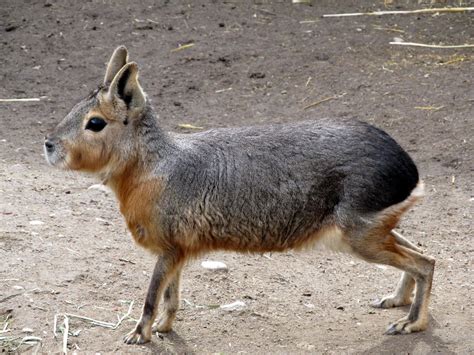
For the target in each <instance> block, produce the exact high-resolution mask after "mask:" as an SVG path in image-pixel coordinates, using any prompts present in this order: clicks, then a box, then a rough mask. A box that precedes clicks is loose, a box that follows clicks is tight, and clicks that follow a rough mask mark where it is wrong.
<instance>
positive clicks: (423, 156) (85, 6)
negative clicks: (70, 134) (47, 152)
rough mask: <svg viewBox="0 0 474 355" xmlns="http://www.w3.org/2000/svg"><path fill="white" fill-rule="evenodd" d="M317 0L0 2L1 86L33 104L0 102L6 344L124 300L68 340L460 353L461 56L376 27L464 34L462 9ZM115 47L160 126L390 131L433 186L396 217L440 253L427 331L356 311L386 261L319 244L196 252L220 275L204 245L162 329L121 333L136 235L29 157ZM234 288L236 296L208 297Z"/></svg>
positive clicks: (364, 305) (464, 329)
mask: <svg viewBox="0 0 474 355" xmlns="http://www.w3.org/2000/svg"><path fill="white" fill-rule="evenodd" d="M314 3H315V4H314V6H301V5H292V4H291V2H290V1H289V0H288V1H273V2H272V1H265V0H261V1H242V2H240V1H224V2H218V1H210V0H209V1H204V0H198V1H176V2H169V1H142V2H140V5H136V4H132V2H128V1H124V0H118V1H112V0H103V1H102V0H101V1H99V0H92V1H84V2H82V1H81V2H79V1H77V2H76V1H72V0H68V1H54V0H46V1H23V2H20V1H14V0H4V1H2V6H1V8H0V33H1V34H2V36H1V40H0V46H1V52H0V54H1V55H0V68H1V69H0V73H1V78H2V85H1V86H0V98H28V97H38V98H41V99H40V101H39V102H22V103H19V102H16V103H4V102H0V120H1V122H0V259H1V262H0V349H2V350H3V351H15V348H16V349H17V350H16V351H33V350H34V349H35V347H34V346H33V347H31V346H28V345H25V344H23V345H21V346H19V347H17V346H18V342H19V339H21V338H23V337H25V336H34V337H40V338H41V339H42V343H41V345H40V346H41V351H43V352H60V351H61V348H62V334H61V332H59V334H58V337H57V338H55V337H54V336H53V322H54V317H55V315H56V314H62V313H73V314H78V315H83V316H87V317H92V318H94V319H98V320H102V321H107V322H111V323H115V322H116V321H117V316H122V315H124V314H125V313H126V312H127V309H128V308H129V304H130V302H131V301H134V306H133V307H132V310H131V317H130V318H127V319H125V320H124V321H123V322H122V323H121V324H120V326H119V327H118V328H117V329H115V330H112V329H107V328H103V327H98V326H92V325H91V324H90V323H89V322H84V321H79V320H77V319H72V318H71V320H70V324H69V331H70V335H69V345H68V347H69V349H70V350H71V351H72V350H74V349H77V350H78V349H80V350H81V351H84V352H101V353H112V352H121V353H156V352H160V353H225V354H227V353H239V352H240V353H338V354H339V353H370V354H381V353H387V354H389V353H397V354H399V353H409V354H431V353H436V352H439V353H443V354H449V353H470V352H472V351H473V349H474V340H473V339H474V338H473V337H472V330H473V329H474V321H473V319H474V317H473V306H472V303H473V277H472V271H473V270H472V269H473V251H474V247H473V243H472V237H473V222H472V218H473V206H474V191H473V177H474V170H473V169H474V159H473V156H474V154H473V153H474V146H473V135H474V117H473V113H474V97H473V93H474V90H473V76H474V66H473V60H474V52H473V50H472V49H464V50H448V49H437V50H433V49H424V48H408V47H401V46H393V45H390V44H389V42H390V41H392V40H394V37H399V38H402V39H403V40H405V41H412V42H424V43H444V44H462V43H468V42H472V41H473V39H474V16H472V14H468V13H464V14H440V15H439V16H434V15H404V16H386V17H353V18H343V19H323V18H321V17H320V15H321V14H324V13H337V12H356V11H369V10H377V9H382V10H383V9H385V7H384V3H383V1H373V0H372V1H345V2H342V1H339V2H333V1H314ZM343 3H344V5H343ZM400 3H403V4H406V3H408V2H400ZM414 3H415V2H414ZM444 3H445V2H443V4H441V5H444ZM448 3H449V2H448ZM453 4H458V2H453ZM421 5H423V4H421ZM421 5H420V6H421ZM425 5H426V4H425ZM439 5H440V4H434V6H439ZM409 8H410V7H407V6H406V5H404V6H401V7H399V8H398V9H409ZM389 9H395V7H390V8H389ZM189 43H193V44H194V46H192V47H189V48H187V49H183V50H180V51H173V49H175V48H177V47H178V46H180V45H183V44H189ZM119 44H125V45H126V46H127V47H128V48H129V50H130V52H131V55H132V59H134V60H136V61H137V62H138V63H139V65H140V67H141V81H142V84H143V87H144V88H145V90H146V91H147V93H148V94H149V96H150V98H151V99H152V101H153V103H154V105H155V107H156V109H157V110H158V111H159V112H160V120H161V122H162V124H163V126H164V127H165V128H167V129H169V130H173V131H174V130H176V131H177V130H180V128H179V124H183V123H188V124H193V125H195V126H199V127H204V128H205V129H207V128H211V127H224V126H241V125H246V124H256V123H263V122H288V121H296V120H301V119H305V118H314V119H317V118H318V117H325V116H334V117H357V118H359V119H362V120H366V121H369V122H371V123H373V124H375V125H377V126H379V127H382V128H383V129H385V130H386V131H388V132H389V133H390V134H391V135H392V136H393V137H395V138H396V139H397V140H398V141H399V142H400V143H401V144H402V146H404V147H405V148H406V149H407V151H408V152H409V153H410V154H411V155H412V156H413V158H414V159H415V161H416V162H417V164H418V166H419V169H420V172H421V174H422V176H423V179H424V180H425V182H426V185H427V197H426V198H425V199H424V201H423V203H422V204H420V205H419V206H417V207H416V208H415V209H414V210H413V211H412V212H411V213H410V214H409V216H408V217H407V218H406V219H405V220H404V221H403V223H402V225H401V226H400V230H401V231H402V232H403V233H404V234H405V235H406V236H407V237H409V239H411V240H413V241H415V242H416V243H418V245H420V246H421V247H422V248H423V249H425V250H426V252H427V253H428V254H430V255H433V256H434V257H436V259H437V266H436V274H435V280H434V286H433V296H432V301H431V306H430V312H431V319H430V328H429V329H428V330H427V331H425V332H423V333H419V334H412V335H408V336H385V335H383V332H384V329H385V327H386V326H387V325H388V324H389V323H390V322H392V321H394V320H396V319H398V318H400V317H401V316H403V315H404V314H405V313H406V312H407V309H392V310H377V309H372V308H370V307H369V304H370V302H371V301H372V300H373V299H375V298H377V297H380V296H383V295H384V294H387V293H389V292H390V291H392V290H393V288H394V286H395V283H396V281H397V280H398V277H399V272H397V271H396V270H393V269H391V268H386V267H381V266H377V265H371V264H367V263H364V262H362V261H360V260H356V259H353V258H352V257H349V256H345V255H338V254H328V253H326V252H322V251H318V250H314V251H309V252H305V253H291V252H290V253H284V254H272V255H265V256H261V255H237V254H230V253H225V254H215V255H211V256H209V259H212V260H220V261H223V262H225V263H226V264H227V265H228V267H229V270H228V271H227V272H209V271H206V270H204V269H203V268H202V267H201V265H200V262H201V260H197V261H195V262H193V263H191V264H190V265H188V266H187V268H186V270H185V274H184V280H183V287H182V297H183V302H182V305H181V310H180V311H179V314H178V319H177V322H176V323H175V331H174V332H172V333H170V334H167V335H155V336H154V337H153V341H152V342H151V343H150V344H147V345H145V346H128V345H125V344H123V343H122V340H121V338H122V336H123V335H124V334H125V333H127V332H128V331H129V330H130V329H131V328H132V327H133V323H134V319H137V318H138V317H139V315H140V308H141V305H142V302H143V299H144V295H145V292H146V288H147V286H148V281H149V278H150V273H151V271H152V266H153V264H154V261H153V257H152V256H151V255H149V254H148V253H147V252H145V251H143V250H141V249H139V248H138V247H136V246H135V245H134V244H133V242H132V240H131V238H130V236H129V234H128V232H127V231H126V228H125V224H124V222H123V220H122V218H121V216H120V215H119V212H118V210H117V206H116V202H115V200H114V198H113V196H111V195H110V194H108V193H106V192H103V191H101V190H97V189H89V187H90V186H91V185H93V184H95V183H97V181H95V180H93V179H90V178H88V177H85V176H82V175H77V174H73V173H66V172H61V171H57V170H52V169H51V168H49V167H48V166H47V165H46V163H45V162H44V157H43V154H42V143H43V137H44V135H45V133H46V132H47V131H48V130H49V129H50V128H51V127H53V126H54V125H55V124H56V123H57V122H59V120H60V119H61V118H62V117H63V116H64V115H65V114H66V113H67V112H68V110H69V109H70V107H72V105H73V104H74V103H75V102H77V101H78V100H79V99H80V98H81V97H83V96H85V95H86V94H87V93H88V92H89V91H90V90H91V89H93V88H95V87H96V86H97V84H99V83H100V82H101V80H102V77H103V74H104V70H105V63H106V61H107V59H108V58H109V56H110V54H111V52H112V50H113V49H114V48H115V47H116V46H117V45H119ZM328 97H333V99H332V100H327V101H325V102H322V103H320V104H319V105H315V106H313V107H310V108H307V109H304V108H305V107H306V106H308V105H310V104H311V103H313V102H316V101H320V100H323V99H325V98H328ZM35 221H39V222H35ZM237 300H241V301H243V302H245V304H246V307H245V308H244V309H242V310H239V311H232V312H229V311H224V310H222V309H220V308H218V305H222V304H228V303H232V302H234V301H237ZM7 318H8V320H7ZM6 323H8V325H6ZM59 325H60V326H61V327H62V326H63V318H62V317H59ZM4 327H6V328H4ZM25 328H29V329H25ZM2 329H5V330H8V331H7V332H2ZM5 336H9V337H14V336H15V337H18V338H17V339H16V340H12V341H10V342H7V341H6V340H5V338H2V337H5Z"/></svg>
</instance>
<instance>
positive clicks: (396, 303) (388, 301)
mask: <svg viewBox="0 0 474 355" xmlns="http://www.w3.org/2000/svg"><path fill="white" fill-rule="evenodd" d="M411 303H412V299H411V297H408V298H401V297H397V296H395V295H390V296H386V297H384V298H382V299H378V300H375V301H374V302H372V303H371V306H372V307H374V308H393V307H401V306H406V305H409V304H411Z"/></svg>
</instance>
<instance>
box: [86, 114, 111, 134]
mask: <svg viewBox="0 0 474 355" xmlns="http://www.w3.org/2000/svg"><path fill="white" fill-rule="evenodd" d="M105 126H107V122H105V120H104V119H102V118H100V117H92V118H91V119H90V120H89V122H87V124H86V129H90V130H91V131H92V132H100V131H102V130H103V129H104V127H105Z"/></svg>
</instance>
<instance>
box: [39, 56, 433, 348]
mask: <svg viewBox="0 0 474 355" xmlns="http://www.w3.org/2000/svg"><path fill="white" fill-rule="evenodd" d="M146 105H147V102H146V95H145V93H144V92H143V91H142V89H141V87H140V84H139V83H138V67H137V65H136V63H133V62H128V52H127V50H126V49H125V47H119V48H117V49H116V50H115V52H114V54H113V55H112V58H111V59H110V62H109V65H108V67H107V72H106V75H105V78H104V83H103V85H102V86H101V88H100V89H99V90H98V91H96V92H95V93H94V94H93V95H91V96H90V97H89V98H88V99H87V101H85V104H84V105H82V106H81V105H79V108H77V109H76V111H73V113H72V114H71V115H70V117H71V118H72V119H74V118H76V117H77V121H74V120H72V119H70V121H74V122H77V123H78V124H75V125H72V126H73V128H72V129H71V125H67V124H65V125H63V126H62V129H64V130H66V128H69V129H70V130H71V131H72V132H69V131H67V132H66V134H63V135H62V136H61V137H53V138H57V139H58V141H60V144H59V143H57V145H58V147H57V148H54V149H52V148H53V147H52V146H50V147H49V148H51V149H50V154H51V159H52V162H51V161H50V163H51V164H53V165H54V164H58V165H59V164H61V165H66V166H67V167H68V168H69V169H72V170H79V171H87V172H93V173H97V174H98V175H99V176H100V177H101V178H102V179H103V182H104V184H107V185H108V186H110V187H111V188H112V190H113V191H114V192H115V194H116V196H117V199H118V201H119V204H120V211H121V213H122V214H123V216H124V217H125V220H126V223H127V226H128V228H129V230H130V232H131V234H132V236H133V239H134V240H135V242H136V243H137V244H139V245H140V246H142V247H144V248H146V249H148V250H150V251H151V252H153V253H155V254H156V255H157V262H156V265H155V269H154V272H153V276H152V279H151V283H150V286H149V289H148V292H147V297H146V301H145V305H144V308H143V312H142V316H141V318H140V321H139V322H138V324H137V326H136V327H135V329H134V330H133V331H132V332H130V333H129V334H128V335H127V336H126V337H125V342H127V343H134V344H135V343H137V344H140V343H144V342H147V341H149V340H150V338H151V329H152V324H153V321H154V319H155V317H156V316H157V313H158V304H159V302H160V300H161V299H162V298H163V306H164V312H163V313H162V314H161V315H160V318H159V320H158V330H160V331H169V330H170V329H171V327H172V323H173V320H174V318H175V316H176V311H177V309H178V308H179V282H180V276H181V270H182V267H183V265H184V264H185V263H186V261H187V260H189V259H190V258H194V257H197V256H200V255H202V254H204V253H207V252H210V251H214V250H232V251H238V252H257V253H264V252H269V251H285V250H288V249H296V250H301V249H307V248H310V247H313V246H318V245H323V246H326V247H327V248H329V249H331V250H334V251H339V252H347V253H352V254H355V255H357V256H359V257H361V258H363V259H365V260H367V261H370V262H375V263H381V264H387V265H391V266H394V267H396V268H399V269H401V270H403V271H404V273H403V276H402V278H401V280H400V282H399V284H398V286H397V290H396V291H395V293H394V294H393V295H390V296H388V297H385V298H384V299H382V300H381V301H380V302H378V303H377V304H376V306H377V307H383V308H388V307H393V306H400V305H404V304H407V303H409V302H410V301H411V293H412V291H413V288H414V285H415V283H416V293H415V297H414V300H413V303H412V306H411V309H410V313H409V314H408V316H407V317H405V318H403V319H401V320H399V321H397V322H396V323H394V324H393V325H392V326H391V328H389V330H388V332H389V333H390V334H399V333H410V332H413V331H418V330H423V329H425V328H426V326H427V320H428V317H427V314H428V309H427V307H428V299H429V294H430V290H431V283H432V278H433V270H434V260H433V259H432V258H429V257H427V256H424V255H423V254H421V252H420V250H419V249H418V248H417V247H416V246H414V245H413V244H411V243H410V242H408V241H407V240H406V239H404V238H403V237H402V236H401V235H399V234H398V233H395V232H394V231H393V229H394V228H396V226H397V225H398V223H399V221H400V218H401V217H402V215H403V214H404V213H405V212H407V211H408V209H410V208H411V207H412V206H413V205H414V204H415V203H416V201H417V200H418V199H419V198H420V196H421V191H422V190H423V184H422V183H421V182H419V184H418V186H417V187H416V188H415V189H414V190H413V191H412V193H411V195H410V196H409V197H407V198H406V195H408V193H410V191H411V190H412V189H413V185H414V184H415V183H416V181H417V180H418V173H417V171H416V167H415V168H414V169H415V171H416V177H415V178H414V179H413V181H412V182H411V184H410V189H409V190H407V192H406V194H403V196H402V197H401V198H400V199H396V200H391V201H392V202H390V203H389V204H383V205H382V207H377V208H376V209H366V210H360V209H357V208H354V211H352V210H343V212H341V210H340V209H339V210H338V209H337V208H338V206H339V205H338V203H334V204H328V206H326V209H321V211H323V212H322V213H324V214H323V216H324V218H323V217H321V218H320V220H319V221H318V223H314V222H310V223H307V224H306V225H304V228H301V229H298V231H299V232H293V233H284V232H281V231H282V230H284V229H285V228H284V227H285V226H284V227H283V228H282V227H281V226H280V227H279V228H280V229H278V228H274V225H278V223H277V222H279V221H278V218H280V217H278V216H276V215H275V213H273V212H272V213H271V215H272V217H273V216H275V218H273V219H270V221H271V223H268V224H267V225H266V228H260V229H259V228H254V227H255V225H257V226H260V224H261V223H263V222H262V221H263V220H265V219H266V218H267V217H268V216H265V215H264V216H263V217H262V216H259V215H258V214H257V213H256V211H257V212H258V211H262V210H265V211H267V210H266V209H265V208H266V205H264V204H263V205H259V204H256V206H258V208H255V207H254V210H253V211H252V210H250V211H249V214H252V215H253V217H254V220H252V219H251V218H250V219H248V218H247V215H244V219H248V220H247V222H246V223H247V225H246V223H241V220H242V217H241V216H240V217H234V219H235V221H232V217H228V216H222V214H223V213H226V214H229V215H232V212H234V211H235V210H233V209H234V208H235V207H234V206H235V205H230V206H231V207H229V209H222V208H221V209H219V208H218V207H217V208H216V207H215V205H213V203H209V201H206V199H208V197H206V196H204V197H203V198H202V200H201V197H194V200H192V201H191V202H189V201H187V199H188V193H187V191H186V194H183V196H181V201H183V200H184V201H185V202H184V203H181V204H180V203H179V202H180V200H179V199H176V197H177V196H178V195H179V193H178V192H177V190H179V188H182V187H183V186H182V185H178V188H176V185H174V186H175V189H173V184H172V183H171V182H170V181H171V180H169V176H167V175H166V171H165V173H164V174H163V175H160V174H158V173H154V172H153V171H152V170H153V169H161V168H162V166H160V159H162V155H161V152H166V151H167V149H171V152H172V153H173V154H174V153H175V152H176V151H177V152H178V153H182V152H184V150H182V151H179V150H172V149H178V148H177V147H178V145H179V141H178V140H176V141H172V140H171V139H169V140H167V138H168V137H169V136H166V135H165V134H162V131H161V129H160V128H159V127H158V126H154V124H153V122H154V121H153V120H155V116H154V115H150V116H146V115H143V117H145V118H149V119H150V121H145V122H143V121H142V122H141V126H140V125H137V124H136V123H137V122H138V121H137V120H139V119H140V117H141V116H140V115H142V114H143V112H144V110H145V109H146ZM139 116H140V117H139ZM92 117H98V118H99V119H103V120H104V121H105V122H103V121H100V120H99V122H100V124H101V125H99V128H94V125H93V126H92V128H91V127H89V126H88V122H89V121H90V120H91V118H92ZM143 117H142V118H143ZM92 122H93V121H92ZM150 122H152V123H150ZM96 127H97V126H96ZM104 127H107V129H104ZM124 127H127V128H126V129H125V128H124ZM137 127H138V128H137ZM140 129H141V130H140ZM92 130H93V131H92ZM143 132H147V133H143ZM364 132H365V131H364ZM160 134H162V135H160ZM287 134H288V133H287ZM71 137H72V138H71ZM137 137H138V138H145V139H143V140H140V139H137ZM349 137H350V136H349ZM297 138H298V139H299V137H297ZM226 139H227V138H226ZM47 142H48V144H49V145H51V144H53V143H52V140H51V141H47ZM148 143H152V144H151V145H153V144H155V145H157V147H158V148H156V147H155V146H154V148H155V149H154V150H152V149H150V144H148ZM160 144H161V145H160ZM165 144H167V145H165ZM173 144H174V145H173ZM247 144H248V141H247ZM393 144H394V145H395V143H393ZM287 146H293V144H291V145H287ZM163 147H164V148H163ZM181 148H182V147H181ZM45 149H48V146H47V145H45ZM400 149H401V148H400ZM313 153H314V152H313ZM317 153H318V154H319V151H318V152H317ZM178 155H179V154H174V155H169V157H171V158H172V159H169V160H168V161H166V160H165V163H163V165H164V166H167V165H166V163H169V161H171V160H173V159H179V156H178ZM344 155H345V153H344ZM387 156H389V155H387ZM330 159H333V156H332V155H331V157H330ZM407 160H410V159H409V158H407ZM64 162H66V163H65V164H64ZM169 164H171V163H169ZM395 166H396V165H395ZM188 167H189V165H188V163H186V165H185V166H184V168H183V169H180V170H173V172H176V171H178V173H177V174H175V175H179V176H182V175H185V174H186V171H187V169H188ZM163 169H164V168H163ZM292 169H294V166H293V168H292ZM312 169H314V166H312ZM181 174H182V175H181ZM198 174H201V171H199V173H196V175H198ZM203 174H204V173H203ZM265 174H269V172H268V171H265ZM265 174H263V175H262V176H265ZM170 175H172V174H170ZM302 175H303V176H306V172H305V171H303V173H302ZM325 175H326V168H324V169H322V174H321V177H320V178H321V179H323V180H324V178H325ZM159 176H163V177H159ZM209 176H210V175H209ZM318 179H319V178H315V180H318ZM402 180H403V179H402ZM178 181H180V180H178ZM270 181H272V180H270ZM167 182H168V186H167ZM369 182H370V181H369ZM217 183H218V182H213V183H210V184H209V185H210V186H211V187H210V190H211V192H212V190H213V189H214V185H215V184H217ZM367 184H369V183H365V185H363V186H370V184H369V185H367ZM229 186H231V185H229ZM170 187H171V188H170ZM186 187H188V188H189V189H190V190H191V191H192V189H193V185H192V184H191V185H188V184H187V183H186ZM322 187H324V186H322ZM164 191H166V192H167V193H163V192H164ZM196 191H198V192H199V191H200V190H199V189H196ZM244 191H245V194H246V195H247V190H244ZM280 191H281V190H280ZM317 191H319V187H318V190H317ZM322 191H323V192H322V193H321V194H320V195H315V196H317V197H318V198H317V200H318V201H324V199H325V197H326V196H324V194H325V193H326V192H325V191H328V192H327V193H326V194H327V195H330V196H332V195H335V193H334V191H335V190H322ZM383 191H385V190H383ZM397 191H398V190H397ZM208 192H209V191H208ZM224 192H225V191H224ZM199 193H200V194H202V192H199ZM251 193H252V190H250V194H251ZM279 193H280V192H276V193H275V194H279ZM364 193H365V188H363V189H362V194H364ZM190 195H192V193H191V194H190ZM200 196H202V195H200ZM218 196H224V197H225V198H226V199H227V200H232V198H229V197H228V195H226V194H225V193H224V194H222V193H221V194H219V195H218ZM230 196H232V195H230ZM262 196H265V195H262ZM377 196H378V195H377ZM167 198H168V199H167ZM244 199H245V197H244ZM402 199H404V200H403V201H402V202H400V203H397V204H395V205H393V203H396V202H398V201H401V200H402ZM237 200H238V199H237ZM289 200H290V199H287V200H283V201H289ZM162 201H167V202H168V204H163V203H161V204H160V202H162ZM176 201H178V203H177V206H180V209H177V211H178V212H177V213H176V214H175V215H173V217H175V216H179V218H170V217H169V216H168V215H166V213H167V211H166V210H165V211H161V210H159V208H160V207H159V206H161V207H163V206H165V208H164V209H166V207H167V208H168V209H170V210H173V207H175V206H174V204H175V203H176ZM261 201H264V202H265V203H267V202H266V201H267V200H266V199H265V197H262V199H261ZM395 201H396V202H395ZM188 202H189V203H188ZM183 206H184V207H183ZM217 206H219V205H217ZM262 206H263V207H262ZM281 206H285V205H284V204H283V203H282V204H281ZM383 206H390V207H388V208H385V209H383V210H382V211H380V209H382V208H384V207H383ZM262 208H263V209H262ZM280 210H281V208H280V209H277V210H276V211H277V212H278V211H280ZM326 210H327V211H329V212H327V211H326ZM268 211H273V210H271V209H269V210H268ZM308 211H310V214H309V217H308V219H309V220H311V219H314V218H315V217H318V216H315V215H314V214H315V212H314V211H318V209H308ZM361 211H366V212H361ZM367 211H378V212H367ZM245 212H247V211H245ZM295 213H296V212H295ZM317 213H318V212H316V214H317ZM341 214H342V216H341ZM283 216H285V215H284V214H283ZM166 218H168V219H166ZM287 218H288V216H287V215H286V217H283V219H282V221H283V222H284V223H283V224H289V227H292V226H291V223H290V222H288V220H291V218H288V219H287ZM230 222H233V223H235V224H236V225H238V226H237V227H235V226H234V228H233V229H229V228H226V227H228V226H227V225H228V224H229V223H230ZM242 228H243V229H242ZM275 230H276V231H277V232H274V231H275ZM278 231H280V232H278ZM272 233H273V234H272Z"/></svg>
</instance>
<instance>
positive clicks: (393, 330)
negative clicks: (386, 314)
mask: <svg viewBox="0 0 474 355" xmlns="http://www.w3.org/2000/svg"><path fill="white" fill-rule="evenodd" d="M427 327H428V322H427V321H423V320H420V319H418V320H415V321H412V320H410V319H408V317H403V318H402V319H399V320H398V321H396V322H395V323H393V324H391V325H390V326H389V327H388V329H387V331H386V332H385V334H387V335H399V334H410V333H414V332H420V331H422V330H425V329H426V328H427Z"/></svg>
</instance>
